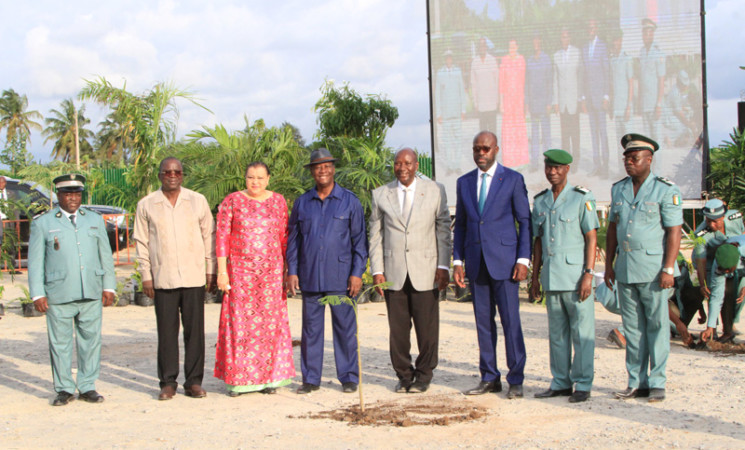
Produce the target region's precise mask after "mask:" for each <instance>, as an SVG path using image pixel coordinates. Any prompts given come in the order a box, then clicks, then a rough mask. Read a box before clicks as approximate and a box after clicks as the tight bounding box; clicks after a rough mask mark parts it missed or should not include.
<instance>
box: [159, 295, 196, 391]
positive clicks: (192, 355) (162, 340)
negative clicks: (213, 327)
mask: <svg viewBox="0 0 745 450" xmlns="http://www.w3.org/2000/svg"><path fill="white" fill-rule="evenodd" d="M179 317H180V318H181V323H182V324H183V326H184V376H185V381H184V387H191V386H192V385H195V384H199V385H201V384H202V378H203V377H204V286H200V287H193V288H179V289H156V290H155V320H156V323H157V325H158V379H159V380H160V387H161V388H162V387H164V386H173V387H176V386H178V381H176V379H177V378H178V371H179V352H178V332H179Z"/></svg>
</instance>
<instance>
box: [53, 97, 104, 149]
mask: <svg viewBox="0 0 745 450" xmlns="http://www.w3.org/2000/svg"><path fill="white" fill-rule="evenodd" d="M49 114H50V116H51V117H47V118H46V119H44V123H46V125H47V126H46V128H44V131H42V134H43V135H44V136H46V139H44V143H47V142H49V141H53V142H54V147H53V148H52V157H53V158H54V159H58V160H61V161H64V162H70V161H74V160H75V128H76V126H77V134H78V145H79V149H80V156H84V155H91V154H92V152H93V147H92V146H91V144H90V142H89V139H92V138H93V132H92V131H91V130H89V129H87V128H86V127H85V126H86V125H88V124H89V123H90V122H91V121H90V119H88V118H87V117H85V105H83V106H81V107H80V109H77V108H76V107H75V104H74V103H73V101H72V99H71V98H68V99H65V100H62V103H61V104H60V109H59V110H57V109H52V110H51V111H49ZM76 116H77V125H76V122H75V117H76Z"/></svg>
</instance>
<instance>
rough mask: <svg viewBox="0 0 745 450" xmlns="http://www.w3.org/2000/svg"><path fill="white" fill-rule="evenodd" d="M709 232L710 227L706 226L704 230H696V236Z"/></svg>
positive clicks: (702, 235)
mask: <svg viewBox="0 0 745 450" xmlns="http://www.w3.org/2000/svg"><path fill="white" fill-rule="evenodd" d="M708 233H709V229H708V228H704V229H703V230H701V231H698V232H696V237H704V236H706V235H707V234H708Z"/></svg>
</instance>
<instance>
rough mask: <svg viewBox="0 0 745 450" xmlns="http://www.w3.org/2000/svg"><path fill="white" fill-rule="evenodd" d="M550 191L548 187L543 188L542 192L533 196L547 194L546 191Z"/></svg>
mask: <svg viewBox="0 0 745 450" xmlns="http://www.w3.org/2000/svg"><path fill="white" fill-rule="evenodd" d="M548 191H549V189H548V188H546V189H544V190H542V191H541V192H539V193H537V194H535V195H534V196H533V198H538V197H540V196H541V195H543V194H545V193H546V192H548Z"/></svg>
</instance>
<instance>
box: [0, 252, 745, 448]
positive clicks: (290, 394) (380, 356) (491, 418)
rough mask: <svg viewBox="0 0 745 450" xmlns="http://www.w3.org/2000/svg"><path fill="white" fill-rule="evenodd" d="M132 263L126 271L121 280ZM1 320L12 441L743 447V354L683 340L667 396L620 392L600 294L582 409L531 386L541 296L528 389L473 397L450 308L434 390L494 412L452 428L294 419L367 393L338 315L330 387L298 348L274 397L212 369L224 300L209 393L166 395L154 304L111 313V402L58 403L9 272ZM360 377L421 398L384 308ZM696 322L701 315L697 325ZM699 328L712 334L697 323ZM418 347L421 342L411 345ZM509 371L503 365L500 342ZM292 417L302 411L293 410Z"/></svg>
mask: <svg viewBox="0 0 745 450" xmlns="http://www.w3.org/2000/svg"><path fill="white" fill-rule="evenodd" d="M128 270H129V271H130V272H131V269H127V268H126V266H125V268H121V267H120V268H117V271H118V273H119V274H120V276H126V273H127V271H128ZM2 281H3V282H4V283H5V284H6V286H7V287H6V290H5V293H4V295H3V298H4V299H5V300H4V301H3V302H4V303H5V306H6V313H5V316H4V317H3V318H2V320H0V405H1V406H0V447H1V448H51V447H58V448H101V447H104V448H121V447H123V448H256V447H258V448H267V447H270V448H271V447H273V448H379V447H394V448H403V447H408V448H425V447H437V448H440V447H443V448H450V447H458V448H461V447H463V448H470V447H476V448H481V447H491V448H493V447H521V448H522V447H528V448H536V447H542V448H567V447H568V448H593V447H594V448H629V447H645V448H647V447H682V448H743V447H744V446H745V356H743V355H735V356H731V355H720V354H716V353H709V352H706V351H693V350H688V349H685V348H683V347H682V346H681V345H680V342H679V341H673V343H672V352H671V355H670V359H669V362H668V366H667V374H668V384H667V388H668V389H667V399H666V400H665V401H664V402H662V403H657V404H649V403H647V402H646V401H645V400H643V399H640V400H630V401H619V400H616V399H614V398H613V395H612V393H613V392H614V391H615V390H619V389H622V388H624V387H625V386H626V374H625V369H624V352H623V351H622V350H619V349H618V348H616V347H615V346H614V345H612V344H610V343H609V342H608V341H606V339H605V337H606V336H607V334H608V331H609V330H610V329H611V328H613V327H614V326H616V325H617V324H618V323H619V322H620V317H618V316H614V315H612V314H610V313H608V312H607V311H605V310H604V309H603V307H602V306H600V305H599V304H597V303H596V308H595V311H596V324H597V329H596V352H595V385H594V390H593V392H592V398H591V399H590V400H589V401H588V402H585V403H582V404H578V405H572V404H570V403H568V402H567V400H566V397H559V398H554V399H548V400H538V399H534V398H533V394H534V393H536V392H539V391H541V390H543V389H545V388H547V387H548V385H549V382H550V372H549V358H548V342H547V320H546V312H545V309H544V308H543V306H541V305H532V304H529V303H522V305H521V313H522V324H523V330H524V333H525V343H526V346H527V354H528V362H527V367H526V379H525V385H524V388H525V395H526V396H525V398H524V399H522V400H507V399H506V398H505V393H504V392H503V393H501V394H487V395H483V396H479V397H466V396H463V395H462V394H461V391H463V390H466V389H468V388H471V387H473V386H475V385H476V384H477V383H478V381H479V377H478V349H477V343H476V331H475V329H474V321H473V312H472V308H471V304H470V303H455V302H451V301H447V302H442V303H441V312H440V314H441V328H440V364H439V367H438V368H437V370H436V372H435V378H434V380H433V384H432V386H431V389H430V391H428V392H427V393H425V394H420V395H418V397H421V400H422V401H425V402H426V398H427V397H428V396H432V397H433V398H434V396H438V397H439V396H443V395H444V396H448V397H449V398H450V399H451V401H452V402H453V403H454V404H466V405H468V404H472V405H480V406H482V407H485V408H487V410H488V414H487V416H486V417H484V418H481V419H478V420H476V421H473V422H468V423H460V424H455V425H449V426H415V427H407V428H402V427H393V426H379V427H370V426H349V425H347V424H346V423H341V422H334V421H332V420H329V419H308V418H296V417H297V416H303V415H307V414H309V413H315V412H320V411H328V410H332V409H336V408H341V407H346V406H352V405H355V404H357V403H358V395H357V394H343V393H342V392H341V391H340V387H339V383H338V381H337V380H336V378H335V368H334V363H333V352H332V348H333V347H332V343H331V340H330V337H331V330H330V327H329V326H328V324H329V323H330V319H329V318H328V313H327V330H326V337H327V340H326V354H325V361H324V379H323V385H322V388H321V390H319V391H317V392H314V393H312V394H310V395H307V396H299V395H296V394H295V393H294V391H295V389H296V388H297V387H298V386H299V382H300V380H301V376H300V361H299V358H300V350H299V347H296V348H295V365H296V368H297V370H296V372H297V376H296V378H295V382H294V383H293V384H292V385H290V386H289V387H287V388H282V389H280V390H279V392H278V394H277V395H263V394H250V395H244V396H241V397H238V398H230V397H228V396H227V395H226V392H225V390H224V388H223V386H222V382H221V381H219V380H217V379H216V378H214V377H213V375H212V368H213V366H214V346H215V342H216V339H217V326H218V317H219V311H220V305H218V304H210V305H206V333H207V362H206V371H205V379H204V387H205V388H206V390H207V391H208V392H209V395H208V396H207V398H204V399H192V398H188V397H186V396H184V395H183V391H182V389H181V388H179V395H177V396H176V397H175V398H174V399H173V400H171V401H167V402H159V401H157V394H158V387H157V386H158V380H157V376H156V332H155V317H154V312H153V309H152V308H151V307H139V306H127V307H111V308H106V309H105V310H104V327H103V334H104V335H103V350H102V367H101V376H100V379H99V382H98V385H97V388H98V391H99V392H100V393H102V394H103V395H104V396H105V397H106V401H105V402H104V403H103V404H95V405H94V404H87V403H84V402H81V401H75V402H72V403H71V404H70V405H68V406H65V407H57V408H55V407H52V406H50V405H51V400H52V399H53V397H54V394H53V392H52V391H53V389H52V380H51V370H50V366H49V356H48V347H47V338H46V323H45V320H44V318H23V317H22V316H21V312H20V308H19V303H18V300H8V299H14V298H16V297H17V296H18V295H20V289H19V288H18V285H22V284H24V283H25V275H21V276H16V278H15V285H11V283H10V278H9V276H8V275H7V274H5V275H4V277H3V280H2ZM289 307H290V321H291V329H292V334H293V337H294V338H296V339H297V338H299V337H300V322H301V317H300V313H301V302H300V300H298V299H291V300H289ZM360 319H361V323H360V335H361V336H360V337H361V340H362V360H363V370H364V375H363V383H364V395H365V401H366V403H367V404H369V405H372V404H374V403H375V402H377V401H402V402H403V401H404V400H411V399H412V397H416V396H417V395H415V394H396V393H394V392H392V388H393V387H394V385H395V383H396V380H395V375H394V373H393V370H392V369H391V366H390V361H389V357H388V349H387V348H388V324H387V319H386V311H385V305H384V304H382V303H372V304H371V303H368V304H364V305H360ZM694 322H695V320H694ZM692 329H693V331H701V330H702V328H701V326H700V325H697V324H694V326H693V328H692ZM414 351H415V349H414ZM498 354H499V358H500V359H499V367H500V369H502V370H503V374H504V372H506V364H505V362H504V351H503V345H502V342H501V335H500V342H499V343H498ZM290 416H293V417H290Z"/></svg>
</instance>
